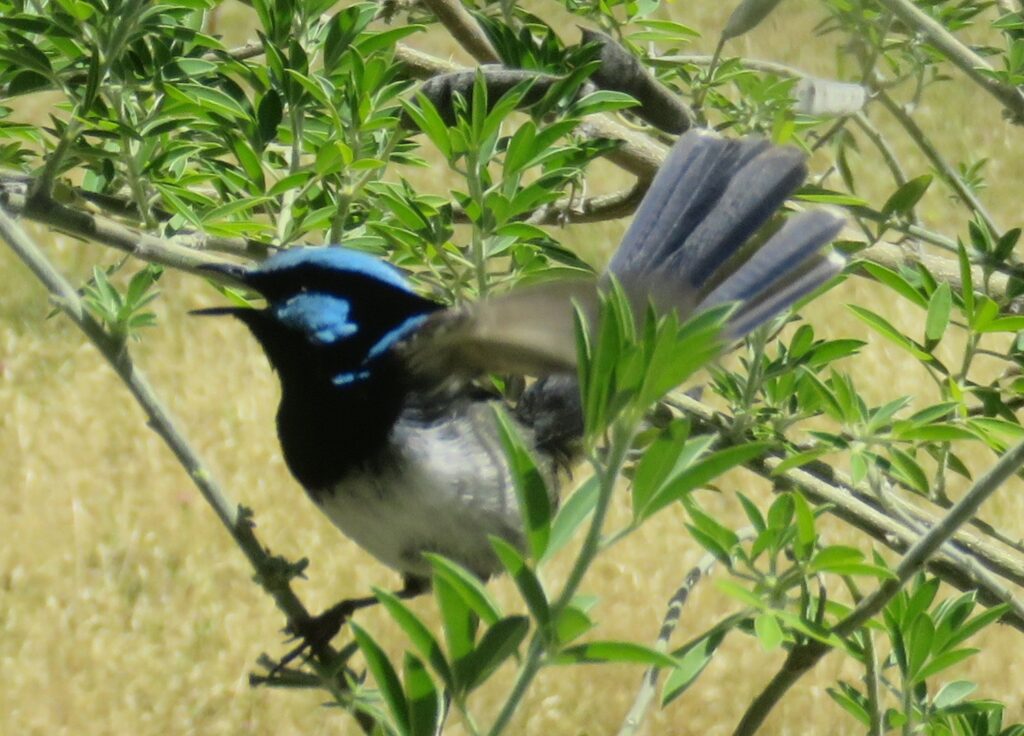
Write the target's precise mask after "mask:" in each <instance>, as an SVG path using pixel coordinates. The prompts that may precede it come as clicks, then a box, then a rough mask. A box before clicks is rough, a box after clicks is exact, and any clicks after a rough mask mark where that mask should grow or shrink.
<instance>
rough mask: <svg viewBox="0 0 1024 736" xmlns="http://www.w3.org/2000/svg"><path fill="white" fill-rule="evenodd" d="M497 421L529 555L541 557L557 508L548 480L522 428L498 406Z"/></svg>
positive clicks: (546, 545) (548, 538)
mask: <svg viewBox="0 0 1024 736" xmlns="http://www.w3.org/2000/svg"><path fill="white" fill-rule="evenodd" d="M494 415H495V418H496V420H497V425H498V434H499V437H500V439H501V444H502V447H503V448H504V450H505V457H506V459H507V461H508V466H509V470H510V471H511V473H512V481H513V483H514V484H515V489H516V498H517V499H518V500H519V510H520V513H521V514H522V517H523V524H524V526H525V529H526V541H527V544H528V545H529V548H530V555H531V556H532V557H533V559H535V560H539V559H541V558H542V557H543V556H544V552H545V551H547V547H548V542H549V540H550V539H551V517H552V516H553V515H554V509H553V505H552V501H551V494H550V493H549V492H548V487H547V483H546V482H545V481H544V477H543V476H542V475H541V472H540V468H538V467H537V464H536V463H535V462H534V460H533V456H532V455H531V454H530V451H529V450H528V449H527V447H526V444H525V443H524V442H523V439H522V436H521V435H520V434H519V430H518V429H517V428H516V427H515V426H514V425H513V424H512V422H511V421H510V420H509V418H508V415H507V414H506V413H505V412H504V411H503V410H502V409H501V408H500V407H496V408H495V412H494Z"/></svg>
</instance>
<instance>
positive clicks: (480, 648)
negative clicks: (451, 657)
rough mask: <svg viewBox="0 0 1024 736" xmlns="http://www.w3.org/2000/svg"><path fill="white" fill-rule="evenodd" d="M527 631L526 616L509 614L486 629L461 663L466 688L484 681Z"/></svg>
mask: <svg viewBox="0 0 1024 736" xmlns="http://www.w3.org/2000/svg"><path fill="white" fill-rule="evenodd" d="M529 631H530V621H529V619H527V618H526V616H509V617H508V618H503V619H501V620H500V621H497V622H496V623H495V624H494V625H493V626H491V627H490V628H489V629H487V631H486V632H484V635H483V636H482V637H481V638H480V643H479V644H478V645H477V647H476V649H474V650H473V652H472V654H470V656H469V657H467V658H466V660H465V662H464V663H463V668H462V669H463V672H464V676H465V677H466V678H467V679H468V683H469V685H468V689H469V690H472V689H473V688H475V687H478V686H480V685H482V684H483V683H484V682H486V681H487V678H488V677H490V675H491V673H492V672H494V670H496V669H497V668H498V667H499V666H501V664H502V662H504V661H505V660H506V659H508V658H509V657H511V656H512V655H513V654H515V653H516V651H517V650H518V649H519V645H520V644H521V643H522V641H523V639H525V638H526V634H527V633H528V632H529Z"/></svg>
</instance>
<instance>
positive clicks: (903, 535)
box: [666, 394, 1024, 632]
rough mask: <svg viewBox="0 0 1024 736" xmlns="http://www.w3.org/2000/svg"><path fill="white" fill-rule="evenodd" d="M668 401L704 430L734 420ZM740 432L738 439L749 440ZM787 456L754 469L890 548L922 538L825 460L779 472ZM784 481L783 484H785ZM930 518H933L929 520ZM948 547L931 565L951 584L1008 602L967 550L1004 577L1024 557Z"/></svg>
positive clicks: (1011, 617) (1016, 623)
mask: <svg viewBox="0 0 1024 736" xmlns="http://www.w3.org/2000/svg"><path fill="white" fill-rule="evenodd" d="M666 405H667V406H668V407H670V408H672V409H674V410H676V411H682V412H685V414H686V415H687V416H689V417H691V418H692V419H693V420H695V424H696V425H697V426H698V427H699V428H700V429H702V430H704V431H707V430H720V429H724V428H725V427H726V425H727V424H728V423H729V422H730V421H731V418H730V417H727V416H725V415H722V414H720V413H719V412H717V411H716V410H714V409H712V408H711V407H709V406H707V405H706V404H703V403H701V402H699V401H697V400H696V399H694V398H692V397H690V396H686V395H685V394H678V395H673V396H672V398H671V399H670V400H668V401H666ZM744 439H745V438H742V437H741V438H739V439H738V440H737V441H744ZM783 460H784V458H783V457H781V456H774V455H772V456H769V457H766V458H764V459H763V460H758V461H754V462H752V463H751V464H750V465H749V466H748V467H749V469H750V470H751V471H753V472H755V473H757V474H758V475H760V476H762V477H764V478H766V479H768V480H772V481H777V480H778V477H781V478H784V479H785V480H786V481H788V482H789V483H791V484H793V485H795V486H796V487H798V488H799V489H800V490H801V491H802V492H803V493H804V495H805V496H807V497H808V499H810V500H811V501H812V502H814V503H816V504H822V505H825V506H826V508H827V510H828V512H829V513H830V514H832V515H833V516H836V517H837V518H839V519H842V520H843V521H845V522H846V523H848V524H850V525H851V526H853V527H854V528H856V529H860V530H861V531H863V532H865V533H866V534H868V535H870V536H871V537H873V538H874V539H876V540H878V541H879V542H881V543H882V544H884V545H886V546H887V547H889V548H890V549H893V550H895V551H897V552H903V551H905V550H907V549H909V548H910V546H911V545H912V544H913V543H914V542H915V541H916V540H917V539H918V538H919V536H920V535H919V534H917V533H915V531H914V530H913V529H909V528H907V527H906V526H904V525H903V524H901V523H900V522H898V521H897V520H895V519H893V518H891V517H889V516H887V515H886V514H885V513H883V512H882V511H881V510H880V509H879V508H878V507H877V504H876V503H874V502H873V501H871V500H869V496H867V495H866V494H864V493H861V492H860V491H858V490H857V489H856V488H854V487H853V486H851V485H848V484H844V483H843V482H842V481H841V480H840V479H839V478H837V471H836V470H835V469H834V468H832V467H831V466H828V465H826V464H825V463H820V462H819V463H808V465H806V466H805V467H803V468H791V469H789V470H786V471H784V472H783V473H781V474H778V475H777V468H778V467H779V466H780V465H781V464H782V462H783ZM779 487H783V486H779ZM926 521H927V520H926ZM966 538H968V536H967V533H966V532H965V531H963V530H959V531H958V532H957V535H956V539H957V541H959V540H961V539H966ZM948 551H949V552H950V553H949V554H947V549H946V548H943V549H942V550H940V551H939V553H938V554H937V555H936V556H935V557H934V558H933V559H932V560H931V561H930V563H929V569H930V570H931V572H932V573H933V574H935V575H936V576H938V577H940V578H941V579H942V580H944V581H945V582H947V583H949V584H950V585H952V586H954V587H956V588H958V589H960V590H963V591H975V590H976V591H977V592H978V594H979V597H980V598H981V600H982V601H983V602H984V603H985V604H986V605H994V604H997V603H1005V602H1008V599H1007V597H1006V595H1005V588H1004V587H1003V586H1002V585H998V586H997V587H990V586H989V585H988V584H987V583H986V582H985V581H984V580H979V579H978V578H977V577H974V576H972V575H971V570H970V569H968V568H967V567H965V566H964V565H963V564H962V558H961V557H960V556H959V555H960V554H962V553H967V554H970V555H971V556H972V557H973V558H974V559H975V560H976V561H977V563H978V564H979V565H982V566H983V567H985V568H986V569H988V570H991V571H992V572H994V573H995V574H997V575H1000V576H1001V577H1006V578H1007V579H1011V580H1012V579H1013V578H1014V576H1015V574H1016V573H1015V570H1017V569H1018V568H1019V566H1020V563H1019V561H1017V560H1013V559H1012V558H1010V557H1009V556H1007V555H1002V554H993V550H992V549H991V548H987V547H985V546H983V545H981V544H973V545H970V546H969V547H960V548H956V547H955V546H954V547H952V548H951V549H950V550H948ZM1002 621H1003V622H1004V623H1006V624H1008V625H1010V626H1013V627H1014V628H1016V629H1018V630H1019V631H1021V632H1024V618H1022V617H1020V616H1018V615H1017V614H1016V613H1014V612H1012V611H1011V612H1008V613H1007V614H1006V615H1004V616H1003V618H1002Z"/></svg>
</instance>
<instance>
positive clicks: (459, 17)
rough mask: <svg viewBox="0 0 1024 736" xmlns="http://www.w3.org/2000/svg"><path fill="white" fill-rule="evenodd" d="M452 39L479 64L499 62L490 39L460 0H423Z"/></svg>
mask: <svg viewBox="0 0 1024 736" xmlns="http://www.w3.org/2000/svg"><path fill="white" fill-rule="evenodd" d="M423 4H424V5H426V6H427V7H428V8H430V10H431V11H432V12H433V13H434V15H436V16H437V19H438V20H439V21H440V22H441V24H442V25H443V26H444V27H445V28H447V29H448V32H449V33H450V34H452V37H453V38H454V39H455V40H456V41H458V42H459V45H460V46H462V48H464V49H466V51H468V52H469V53H470V54H471V55H472V57H473V58H474V59H476V60H477V61H479V62H480V63H481V64H494V63H496V62H499V61H501V57H500V56H498V52H497V51H495V50H494V46H492V45H491V41H490V39H488V38H487V35H486V34H485V33H484V32H483V30H481V28H480V25H479V24H478V23H477V22H476V20H475V19H474V18H473V16H472V15H470V13H469V11H468V10H466V8H465V7H463V5H462V2H461V1H460V0H423Z"/></svg>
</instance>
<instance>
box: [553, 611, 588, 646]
mask: <svg viewBox="0 0 1024 736" xmlns="http://www.w3.org/2000/svg"><path fill="white" fill-rule="evenodd" d="M592 628H594V622H593V621H592V620H591V619H590V616H588V615H587V612H586V611H584V610H583V609H581V608H579V607H578V606H575V605H573V604H570V605H568V606H566V607H565V608H564V609H563V610H562V612H561V613H560V614H559V615H558V621H556V622H555V633H556V635H557V636H558V643H559V644H568V643H569V642H570V641H572V640H573V639H577V638H579V637H580V636H582V635H583V634H585V633H587V632H588V631H590V630H591V629H592Z"/></svg>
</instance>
